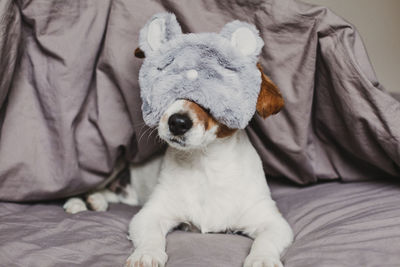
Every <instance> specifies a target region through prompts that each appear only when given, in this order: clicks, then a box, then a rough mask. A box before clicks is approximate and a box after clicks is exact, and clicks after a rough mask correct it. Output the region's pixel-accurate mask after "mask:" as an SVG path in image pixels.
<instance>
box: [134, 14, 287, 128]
mask: <svg viewBox="0 0 400 267" xmlns="http://www.w3.org/2000/svg"><path fill="white" fill-rule="evenodd" d="M139 38H140V39H139V49H137V50H136V53H135V54H136V55H137V56H138V57H144V55H145V60H144V62H143V65H142V67H141V68H140V72H139V84H140V89H141V98H142V102H143V104H142V112H143V119H144V121H145V123H146V124H147V125H149V126H152V127H154V126H156V125H157V124H158V122H159V120H160V118H161V116H162V114H163V113H164V111H165V110H166V109H167V108H168V107H169V106H170V105H171V104H172V103H173V102H174V101H176V100H177V99H187V100H191V101H194V102H195V103H197V104H198V105H200V106H202V107H203V108H205V109H206V110H208V111H209V112H210V114H211V115H212V116H213V117H214V118H215V119H216V120H217V121H218V122H220V123H222V124H224V125H226V126H227V127H229V128H232V129H243V128H245V127H246V126H247V124H248V122H249V121H250V119H251V118H252V117H253V115H254V113H255V111H256V108H257V111H258V113H259V114H260V115H261V116H263V117H264V118H265V117H267V116H269V115H271V114H275V113H277V112H278V111H279V110H280V109H281V108H282V106H283V99H282V97H281V95H280V93H279V90H278V89H277V87H276V86H275V85H274V84H273V83H272V82H271V81H270V80H269V79H268V77H267V76H265V75H264V74H263V73H262V69H261V66H260V65H259V64H258V67H257V61H258V56H259V54H260V52H261V48H262V47H263V45H264V42H263V40H262V39H261V38H260V36H259V32H258V30H257V29H256V28H255V27H254V26H253V25H251V24H248V23H245V22H241V21H233V22H230V23H228V24H226V25H225V26H224V27H223V29H222V30H221V32H220V33H219V34H218V33H197V34H194V33H189V34H183V33H182V30H181V27H180V25H179V24H178V22H177V20H176V18H175V15H173V14H171V13H160V14H156V15H154V16H153V17H152V18H151V19H150V20H149V21H148V22H147V23H146V25H145V26H144V27H143V28H142V30H141V31H140V37H139ZM143 53H144V54H143ZM260 71H261V75H260ZM260 88H261V91H260ZM257 100H258V101H257Z"/></svg>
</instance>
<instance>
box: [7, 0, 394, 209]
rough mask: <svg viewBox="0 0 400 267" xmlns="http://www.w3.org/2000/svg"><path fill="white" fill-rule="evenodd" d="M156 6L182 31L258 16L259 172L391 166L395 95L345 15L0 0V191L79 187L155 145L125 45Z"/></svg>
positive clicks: (29, 193)
mask: <svg viewBox="0 0 400 267" xmlns="http://www.w3.org/2000/svg"><path fill="white" fill-rule="evenodd" d="M164 10H168V11H171V12H174V13H175V14H176V15H177V18H178V20H179V22H180V23H181V25H182V27H183V30H184V31H185V32H203V31H218V30H219V29H221V28H222V26H223V25H224V24H225V23H227V22H229V21H231V20H233V19H240V20H244V21H248V22H250V23H253V24H255V25H256V26H257V28H258V29H259V30H260V32H261V36H262V38H263V39H264V41H265V47H264V49H263V51H262V55H261V64H262V66H263V67H264V70H265V71H266V72H267V74H268V75H269V76H270V77H271V78H272V80H273V81H274V82H275V83H276V84H277V85H278V86H279V87H280V89H281V90H282V94H283V96H284V98H285V101H286V107H285V108H284V110H283V111H281V112H280V113H279V114H278V115H276V116H273V117H271V118H269V119H267V120H266V121H263V120H262V119H260V118H259V117H256V118H255V119H254V120H253V121H252V123H251V127H250V128H249V129H248V132H249V134H250V137H251V140H252V142H253V144H254V145H255V146H256V148H257V150H258V152H259V153H260V155H261V157H262V159H263V162H264V165H265V169H266V172H267V173H268V174H269V175H271V176H285V177H287V178H288V179H291V180H292V181H295V182H297V183H300V184H308V183H313V182H315V181H317V180H321V179H322V180H326V179H338V178H340V179H343V180H345V181H354V180H365V179H374V178H375V179H376V178H378V177H379V178H383V177H399V176H400V142H399V141H400V120H399V119H398V118H399V117H400V103H399V102H398V101H396V100H395V99H393V98H392V97H391V96H389V95H388V94H387V93H385V92H384V90H383V88H382V86H381V85H380V84H379V82H378V81H377V80H376V78H375V75H374V71H373V69H372V67H371V65H370V63H369V60H368V57H367V54H366V52H365V50H364V47H363V45H362V42H361V39H360V37H359V35H358V34H357V32H356V31H355V30H354V28H353V27H352V26H351V25H349V24H348V23H347V22H345V21H343V20H342V19H341V18H339V17H337V16H336V15H334V14H333V13H332V12H330V11H329V10H327V9H326V8H323V7H314V6H311V5H308V4H303V3H300V2H295V1H292V0H264V1H254V0H253V1H250V0H240V1H239V0H237V1H233V0H223V1H217V0H203V1H178V0H168V1H122V0H116V1H106V0H104V1H95V0H88V1H86V0H85V1H56V0H51V1H50V0H35V1H23V0H20V1H10V0H4V1H1V9H0V18H1V23H2V24H1V27H0V33H1V36H2V38H1V40H0V46H1V58H0V74H1V75H3V76H2V80H1V82H0V86H1V87H0V101H1V103H0V104H1V109H0V114H1V115H0V127H1V128H0V199H1V200H9V201H29V200H42V199H54V198H60V197H65V196H69V195H73V194H77V193H81V192H84V191H86V190H88V189H91V188H93V187H94V186H96V185H98V184H99V183H101V182H102V181H103V180H104V178H105V177H107V175H108V174H109V173H110V172H111V170H112V168H113V166H114V165H115V162H116V159H117V158H118V157H125V158H127V159H130V160H134V161H141V160H144V159H145V158H147V157H148V156H149V155H150V154H152V153H154V152H155V151H157V150H158V149H159V148H160V145H159V144H158V143H157V142H156V141H155V138H154V135H155V134H154V133H153V135H151V136H149V133H150V130H149V129H147V128H146V127H144V126H143V122H142V119H141V111H140V102H139V95H138V94H139V90H138V83H137V75H138V69H139V66H140V64H141V62H142V61H141V60H140V59H137V58H135V57H134V55H133V51H134V49H135V48H136V47H137V42H138V32H139V29H140V28H141V27H142V26H143V25H144V23H145V22H146V20H147V19H148V18H149V17H150V16H151V15H153V14H154V13H156V12H160V11H164ZM18 49H19V51H20V52H19V57H20V60H19V61H18V64H17V60H16V56H15V55H16V53H17V51H18ZM15 66H16V67H15ZM145 131H146V132H145Z"/></svg>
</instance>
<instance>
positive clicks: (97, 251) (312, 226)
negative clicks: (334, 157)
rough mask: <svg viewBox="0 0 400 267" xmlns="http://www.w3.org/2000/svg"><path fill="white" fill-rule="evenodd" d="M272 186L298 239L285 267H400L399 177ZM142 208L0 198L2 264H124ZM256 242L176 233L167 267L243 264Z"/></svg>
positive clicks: (101, 266)
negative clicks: (132, 224) (73, 209)
mask: <svg viewBox="0 0 400 267" xmlns="http://www.w3.org/2000/svg"><path fill="white" fill-rule="evenodd" d="M269 184H270V188H271V191H272V196H273V198H274V199H275V200H276V201H277V204H278V206H279V209H280V210H281V212H282V214H283V215H284V216H285V217H286V218H287V219H288V221H289V223H290V225H291V226H292V227H293V230H294V233H295V238H296V239H295V242H294V244H293V245H292V246H291V247H290V248H289V249H288V250H287V252H286V253H285V255H284V256H283V261H284V264H285V267H339V266H340V267H344V266H363V267H378V266H379V267H389V266H391V267H393V266H399V265H400V254H399V250H400V225H399V221H400V210H399V208H398V207H399V206H400V194H399V189H400V188H399V186H400V184H399V183H398V181H397V182H380V181H376V182H372V181H368V182H355V183H346V184H343V183H339V182H329V183H322V184H318V185H314V186H308V187H299V186H294V185H293V184H285V183H282V182H278V181H270V183H269ZM316 200H317V201H316ZM137 210H138V209H137V208H132V207H128V206H125V205H122V204H120V205H112V206H111V210H110V211H109V212H93V211H85V212H82V213H78V214H75V215H71V214H67V213H65V212H64V210H63V209H62V208H61V205H55V204H34V205H32V204H12V203H0V240H1V242H0V266H15V267H26V266H29V267H53V266H57V267H64V266H65V267H70V266H85V267H91V266H96V267H110V266H123V263H124V261H125V260H126V258H127V257H128V256H129V255H130V253H131V251H132V245H131V242H130V241H129V240H128V239H127V238H126V235H127V231H128V223H129V220H130V219H131V217H132V215H133V214H134V213H136V212H137ZM16 222H17V223H16ZM251 243H252V241H251V239H249V238H246V237H243V236H238V235H225V234H195V233H182V232H173V233H172V234H170V235H168V238H167V253H168V255H169V261H168V263H167V267H188V266H190V267H217V266H218V267H242V264H243V261H244V259H245V257H246V256H247V254H248V252H249V249H250V246H251Z"/></svg>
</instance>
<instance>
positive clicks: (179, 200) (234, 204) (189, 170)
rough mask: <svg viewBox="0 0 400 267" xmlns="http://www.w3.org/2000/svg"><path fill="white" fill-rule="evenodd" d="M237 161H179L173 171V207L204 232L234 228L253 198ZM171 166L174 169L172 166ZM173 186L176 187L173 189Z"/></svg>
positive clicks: (185, 219) (171, 175)
mask: <svg viewBox="0 0 400 267" xmlns="http://www.w3.org/2000/svg"><path fill="white" fill-rule="evenodd" d="M236 165H237V164H234V163H232V166H230V164H225V165H224V168H221V166H219V163H218V162H212V163H210V162H207V161H203V162H198V163H194V164H193V163H192V164H191V165H186V166H185V165H183V164H179V167H178V166H174V168H173V172H172V171H171V173H170V175H169V176H170V178H171V179H170V181H173V182H172V183H173V184H172V183H171V184H170V185H171V187H170V188H171V191H174V192H172V194H174V196H175V197H174V199H175V204H174V207H175V208H176V209H177V210H178V213H179V214H180V217H181V219H182V220H183V221H186V222H190V223H192V224H194V225H195V226H196V227H198V228H199V229H200V230H201V232H203V233H205V232H221V231H225V230H228V229H232V228H234V226H235V222H236V221H238V218H239V216H240V215H241V213H242V212H243V209H244V208H245V207H246V206H249V205H248V204H246V202H250V201H251V199H250V198H248V197H245V195H247V192H248V190H249V188H248V186H247V187H246V186H245V185H244V184H243V175H242V172H243V169H241V168H237V166H236ZM171 170H172V169H171ZM172 187H173V189H172Z"/></svg>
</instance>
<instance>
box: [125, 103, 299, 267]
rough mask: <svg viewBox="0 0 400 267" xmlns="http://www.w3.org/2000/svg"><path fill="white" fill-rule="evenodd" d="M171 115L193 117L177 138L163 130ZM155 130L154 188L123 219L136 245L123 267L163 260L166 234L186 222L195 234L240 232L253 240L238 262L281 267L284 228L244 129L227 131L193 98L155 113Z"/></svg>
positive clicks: (285, 237)
mask: <svg viewBox="0 0 400 267" xmlns="http://www.w3.org/2000/svg"><path fill="white" fill-rule="evenodd" d="M174 114H188V116H189V118H190V120H191V121H192V122H193V126H192V127H191V128H190V129H189V130H188V131H187V132H186V133H185V136H186V138H180V139H181V140H183V139H184V140H185V141H181V140H180V141H174V140H175V139H176V138H178V137H179V136H178V137H177V136H175V135H173V134H171V133H170V130H168V121H170V120H169V118H171V117H172V116H173V115H174ZM221 129H223V130H221ZM159 135H160V136H161V138H163V139H164V140H166V141H167V142H168V143H169V144H170V146H169V148H168V149H167V151H166V154H165V157H164V159H163V162H162V165H161V169H160V176H159V180H158V184H157V185H156V188H155V190H154V192H153V193H152V195H151V197H150V199H149V200H148V201H147V202H146V204H145V206H144V207H143V209H142V210H141V211H140V212H139V213H138V214H137V215H136V216H135V217H134V218H133V219H132V222H131V224H130V227H129V234H130V237H131V238H132V241H133V243H134V245H135V248H136V250H135V252H134V253H133V254H132V255H131V257H130V258H129V259H128V262H127V265H128V266H132V267H133V266H135V264H137V265H136V266H141V265H140V264H142V265H143V266H158V265H159V266H164V264H165V262H166V260H167V255H166V254H165V240H166V235H167V233H168V232H169V231H170V230H172V229H173V228H174V227H176V226H178V225H179V224H181V223H187V224H191V225H194V226H195V227H196V228H198V229H199V230H200V231H201V232H202V233H207V232H224V231H232V232H238V231H240V232H242V233H244V234H246V235H248V236H249V237H251V238H254V239H255V242H254V244H253V247H252V250H251V253H250V255H249V256H248V257H247V259H246V262H245V266H246V267H247V266H281V263H280V254H281V252H282V251H283V250H284V248H286V247H287V246H288V245H289V244H290V243H291V240H292V232H291V229H290V226H289V225H288V223H287V222H286V221H285V219H284V218H283V217H282V215H281V214H280V213H279V211H278V209H277V207H276V205H275V203H274V201H273V200H272V199H271V196H270V192H269V189H268V185H267V183H266V179H265V175H264V171H263V168H262V163H261V160H260V158H259V156H258V154H257V152H256V151H255V149H254V147H253V146H252V145H251V143H250V141H249V139H248V137H247V134H246V132H245V131H244V130H237V131H229V130H227V129H225V128H224V126H223V125H221V124H219V123H217V122H216V121H215V120H213V119H212V117H211V116H209V115H207V113H206V111H204V110H202V109H201V107H199V106H197V105H196V104H195V103H193V102H190V101H187V100H178V101H176V102H175V103H174V104H173V105H171V107H170V108H168V110H167V111H166V112H165V114H164V116H163V117H162V118H161V121H160V125H159ZM153 264H154V265H153ZM257 264H258V265H257Z"/></svg>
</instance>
